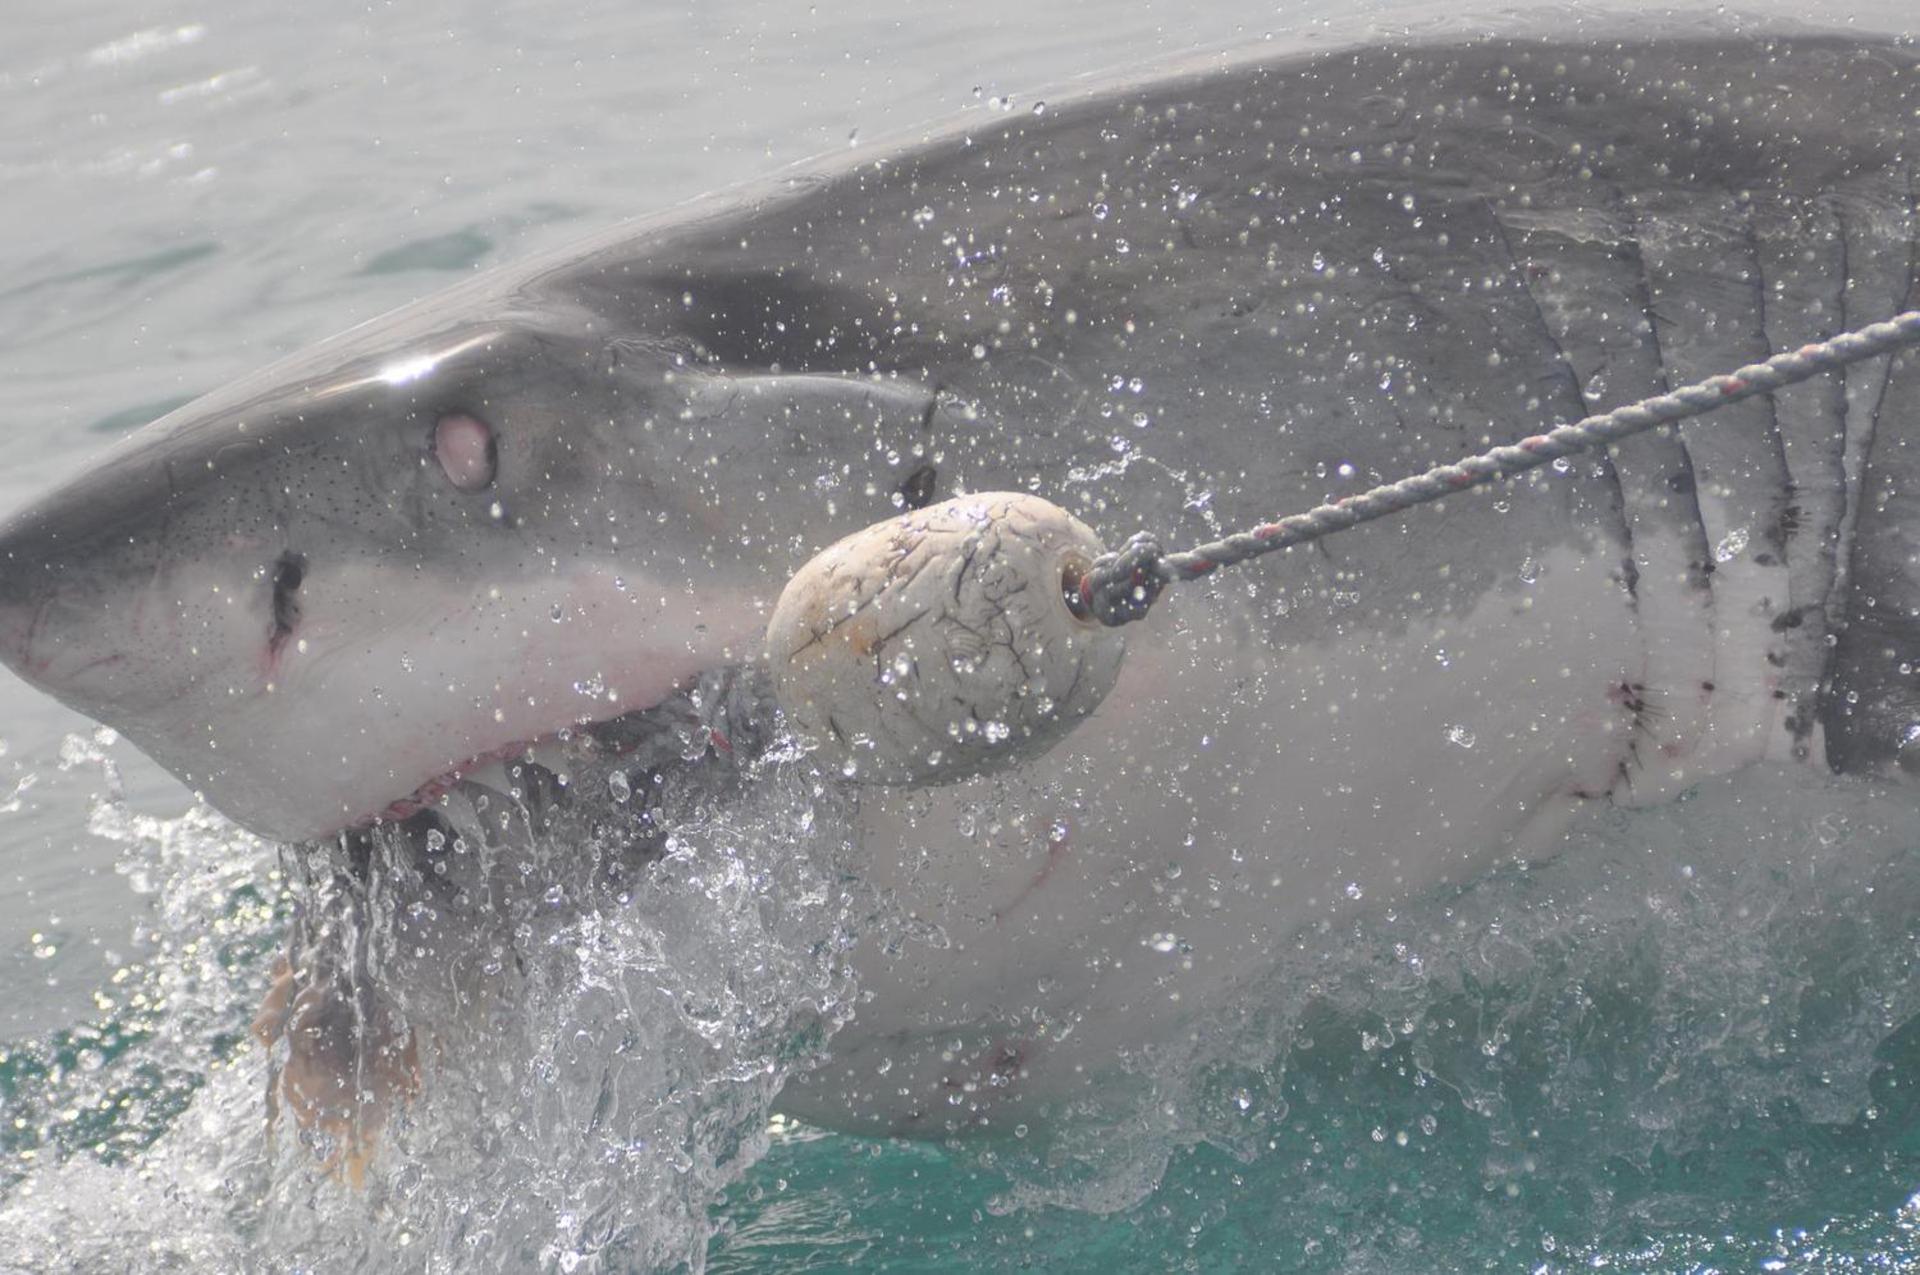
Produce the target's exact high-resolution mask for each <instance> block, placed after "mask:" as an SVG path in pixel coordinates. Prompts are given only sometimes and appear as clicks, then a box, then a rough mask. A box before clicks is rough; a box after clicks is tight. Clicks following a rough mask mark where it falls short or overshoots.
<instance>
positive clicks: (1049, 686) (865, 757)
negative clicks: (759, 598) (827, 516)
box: [767, 492, 1126, 784]
mask: <svg viewBox="0 0 1920 1275" xmlns="http://www.w3.org/2000/svg"><path fill="white" fill-rule="evenodd" d="M1104 552H1105V550H1104V549H1103V547H1102V546H1101V544H1100V541H1099V538H1098V537H1096V536H1095V535H1094V534H1093V532H1092V530H1091V529H1090V528H1088V527H1087V525H1086V524H1085V523H1082V522H1081V521H1080V520H1079V519H1078V518H1075V517H1074V516H1073V515H1072V514H1069V513H1068V512H1067V511H1066V510H1064V509H1061V508H1060V507H1059V506H1057V505H1055V504H1053V503H1051V502H1049V501H1046V500H1042V499H1041V498H1039V497H1037V496H1029V495H1023V494H1020V493H1013V492H989V493H985V494H982V495H973V496H962V497H959V498H957V499H954V500H949V501H945V502H943V503H941V504H938V505H932V506H929V507H928V508H926V509H921V510H916V511H914V512H911V513H906V514H901V515H900V516H898V517H896V518H890V519H888V520H887V521H885V522H881V523H876V524H875V525H873V526H871V527H868V528H865V529H864V530H861V531H858V532H855V533H854V534H853V535H851V536H848V537H847V538H846V539H844V540H841V541H840V542H838V543H837V544H834V545H832V546H830V547H829V548H827V549H826V550H824V551H822V552H821V553H820V554H819V555H817V556H816V557H814V558H813V560H812V561H810V562H808V563H807V564H806V565H805V566H804V567H802V568H801V569H800V570H799V571H798V572H796V573H795V574H794V577H793V579H792V580H791V581H789V582H788V584H787V587H786V590H785V591H784V592H783V593H782V594H781V595H780V601H779V602H778V604H776V605H775V607H774V611H773V618H772V620H771V621H770V622H769V624H768V626H767V658H768V662H769V665H770V666H771V671H772V674H773V683H774V692H775V695H776V696H777V698H778V699H779V702H780V705H781V707H782V709H783V710H784V711H785V713H786V714H787V717H788V721H789V724H790V725H791V726H792V727H793V728H794V730H795V731H796V733H798V734H800V735H802V736H805V737H808V738H811V739H812V740H813V741H814V742H815V743H816V745H817V747H818V749H819V752H818V753H817V754H816V755H817V756H819V757H820V758H821V760H822V761H823V762H825V763H826V764H828V765H829V766H830V767H832V768H833V769H835V770H837V771H839V773H841V774H843V775H845V776H846V777H848V778H850V779H856V780H860V781H863V782H867V783H878V784H941V783H951V782H954V781H957V780H961V779H966V778H970V777H971V776H974V775H979V774H983V773H987V772H990V771H994V770H998V769H1001V768H1004V767H1007V766H1012V765H1015V764H1017V763H1019V762H1021V761H1025V760H1030V759H1032V758H1034V757H1037V756H1039V755H1040V754H1042V753H1044V752H1046V751H1047V750H1048V749H1049V748H1051V747H1053V745H1054V744H1056V743H1058V742H1059V741H1060V740H1061V739H1062V738H1064V737H1065V736H1066V735H1067V733H1068V732H1069V731H1071V730H1072V729H1073V728H1074V726H1076V725H1077V724H1078V723H1080V722H1081V721H1083V720H1084V719H1085V718H1086V717H1087V716H1088V715H1090V714H1091V713H1092V712H1093V711H1094V710H1095V709H1096V708H1097V707H1099V705H1100V702H1101V701H1102V700H1103V699H1105V698H1106V695H1107V692H1108V691H1109V690H1111V689H1112V688H1113V683H1114V680H1115V678H1116V677H1117V676H1118V675H1119V671H1120V662H1121V658H1122V657H1123V655H1124V654H1125V651H1126V641H1125V638H1124V636H1123V635H1122V631H1121V630H1120V629H1118V628H1109V627H1107V626H1105V625H1103V624H1101V623H1099V622H1098V621H1097V620H1094V619H1091V618H1088V617H1086V616H1085V615H1084V614H1076V612H1075V608H1074V607H1073V606H1071V605H1069V601H1068V598H1069V593H1070V592H1073V593H1074V596H1075V597H1076V599H1077V590H1078V588H1079V581H1080V580H1081V578H1082V577H1083V576H1084V575H1085V573H1086V572H1087V571H1088V569H1089V568H1090V567H1091V566H1092V564H1093V563H1094V562H1095V561H1096V560H1097V559H1098V558H1099V557H1100V556H1101V554H1102V553H1104Z"/></svg>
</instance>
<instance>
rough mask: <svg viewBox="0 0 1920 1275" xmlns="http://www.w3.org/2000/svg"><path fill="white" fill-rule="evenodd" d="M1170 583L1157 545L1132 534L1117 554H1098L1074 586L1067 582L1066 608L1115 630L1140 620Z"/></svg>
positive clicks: (1147, 535) (1147, 536) (1143, 534)
mask: <svg viewBox="0 0 1920 1275" xmlns="http://www.w3.org/2000/svg"><path fill="white" fill-rule="evenodd" d="M1170 579H1171V576H1170V575H1169V574H1168V571H1167V566H1166V562H1165V554H1164V553H1163V551H1162V550H1161V548H1160V541H1159V540H1158V539H1157V538H1155V537H1154V535H1153V533H1151V532H1147V531H1136V532H1134V533H1133V535H1132V536H1131V537H1130V538H1129V539H1128V540H1127V543H1125V544H1123V545H1121V546H1120V548H1119V550H1118V551H1117V552H1114V553H1104V554H1101V555H1100V557H1099V558H1097V559H1096V560H1095V561H1094V564H1093V565H1092V566H1091V567H1088V568H1087V569H1086V571H1085V572H1084V573H1083V574H1082V575H1081V576H1080V578H1079V580H1078V581H1077V582H1076V581H1068V582H1067V607H1068V609H1069V610H1071V611H1072V612H1073V613H1074V614H1075V615H1077V616H1080V617H1082V618H1083V619H1084V618H1088V617H1091V618H1093V619H1095V620H1098V621H1100V623H1102V624H1104V625H1106V626H1107V627H1108V628H1118V627H1119V626H1120V625H1122V624H1130V623H1132V622H1133V621H1135V620H1138V619H1142V618H1144V617H1145V616H1146V614H1147V610H1148V608H1150V607H1152V606H1153V602H1154V599H1155V598H1158V597H1159V596H1160V591H1161V590H1162V589H1164V588H1166V587H1167V584H1168V582H1169V581H1170Z"/></svg>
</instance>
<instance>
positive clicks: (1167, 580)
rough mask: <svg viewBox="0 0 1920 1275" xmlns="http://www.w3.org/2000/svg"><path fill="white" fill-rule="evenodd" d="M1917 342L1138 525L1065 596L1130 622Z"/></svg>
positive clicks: (1857, 347)
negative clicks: (1245, 503)
mask: <svg viewBox="0 0 1920 1275" xmlns="http://www.w3.org/2000/svg"><path fill="white" fill-rule="evenodd" d="M1914 345H1920V310H1909V311H1908V312H1906V313H1905V314H1897V315H1895V316H1894V317H1893V318H1891V319H1888V320H1887V321H1886V322H1884V323H1875V324H1872V325H1870V326H1868V327H1864V328H1861V329H1860V330H1859V331H1857V332H1843V333H1841V334H1840V335H1839V336H1836V337H1832V338H1830V339H1828V340H1825V341H1818V342H1815V343H1814V344H1812V345H1803V346H1801V347H1800V348H1799V349H1797V350H1789V351H1785V352H1783V353H1780V354H1776V355H1774V356H1773V357H1772V358H1770V359H1768V360H1767V361H1766V362H1764V363H1753V364H1749V365H1748V366H1746V367H1743V368H1741V369H1740V370H1739V371H1737V372H1734V373H1732V374H1731V375H1729V376H1714V377H1709V378H1708V379H1706V380H1704V381H1702V382H1700V383H1699V384H1698V385H1689V386H1686V387H1684V388H1682V389H1677V390H1674V391H1672V392H1671V393H1668V394H1657V395H1655V396H1653V397H1652V398H1646V399H1642V400H1640V401H1639V402H1638V403H1629V404H1627V405H1626V406H1624V407H1616V408H1614V409H1613V410H1612V411H1611V412H1603V413H1601V414H1600V415H1598V416H1589V417H1587V418H1586V419H1585V420H1580V421H1575V422H1573V423H1572V424H1570V425H1561V426H1559V427H1557V428H1555V429H1551V430H1548V431H1547V432H1546V433H1544V434H1535V435H1534V436H1533V437H1531V438H1523V439H1521V440H1520V441H1519V442H1517V443H1513V444H1510V445H1507V446H1502V447H1495V448H1493V449H1492V450H1490V451H1486V452H1482V453H1481V454H1479V455H1478V456H1469V457H1467V458H1466V459H1465V460H1460V461H1456V462H1454V463H1453V464H1450V465H1438V466H1435V467H1434V468H1432V469H1429V470H1428V471H1427V472H1426V473H1424V474H1414V475H1412V476H1411V477H1408V478H1402V479H1400V480H1399V481H1398V482H1391V483H1385V484H1382V485H1381V486H1379V487H1375V488H1373V489H1372V490H1370V491H1363V492H1358V493H1356V494H1354V495H1351V496H1342V497H1341V498H1340V499H1339V500H1336V501H1334V502H1333V503H1332V504H1330V505H1320V506H1317V507H1316V508H1313V509H1309V510H1308V511H1307V512H1306V513H1303V514H1294V515H1292V516H1290V517H1286V518H1281V519H1279V520H1277V521H1274V522H1269V523H1262V524H1261V525H1260V526H1257V527H1251V528H1249V529H1247V530H1246V531H1242V532H1238V533H1236V534H1234V535H1231V536H1227V537H1225V538H1224V539H1220V540H1215V541H1213V542H1212V543H1210V544H1203V545H1195V546H1194V547H1193V548H1191V549H1188V550H1185V551H1184V552H1178V553H1167V552H1164V551H1162V549H1161V548H1160V543H1159V541H1158V540H1157V539H1155V537H1154V536H1153V535H1152V534H1151V533H1149V532H1144V531H1143V532H1138V533H1136V534H1135V535H1134V536H1133V537H1132V538H1131V539H1129V540H1128V541H1127V542H1126V543H1125V544H1124V545H1122V546H1121V547H1120V548H1119V550H1117V551H1116V552H1113V553H1108V554H1103V555H1102V556H1101V557H1100V559H1099V560H1098V561H1096V562H1095V563H1094V564H1093V566H1091V567H1089V568H1088V569H1087V570H1086V571H1085V572H1084V573H1083V574H1082V575H1081V576H1080V578H1079V579H1078V581H1073V582H1069V585H1068V592H1067V604H1068V606H1069V607H1071V608H1072V609H1073V611H1074V612H1075V614H1077V615H1080V616H1083V617H1085V616H1091V617H1093V618H1096V619H1098V620H1099V621H1100V622H1101V623H1103V624H1107V625H1121V624H1126V623H1129V622H1131V621H1133V620H1138V619H1140V618H1141V617H1143V616H1145V615H1146V613H1147V611H1148V609H1149V608H1150V607H1152V606H1153V603H1154V600H1155V599H1156V598H1158V597H1159V596H1160V593H1161V591H1162V590H1163V589H1165V588H1166V587H1167V586H1168V585H1170V584H1173V583H1175V582H1176V581H1180V580H1198V579H1199V578H1200V577H1202V576H1205V575H1210V574H1212V573H1213V572H1214V571H1217V570H1218V569H1220V568H1221V567H1230V566H1232V565H1234V564H1235V563H1237V562H1245V561H1246V560H1247V559H1249V558H1257V557H1259V556H1260V555H1261V554H1264V553H1272V552H1274V551H1275V550H1276V549H1288V548H1291V547H1292V546H1294V545H1301V544H1306V543H1307V542H1308V541H1312V540H1318V539H1320V538H1321V537H1322V536H1330V535H1332V534H1333V533H1334V532H1336V531H1345V530H1346V529H1347V528H1348V527H1357V526H1359V525H1360V524H1361V523H1363V522H1372V521H1373V520H1374V519H1376V518H1385V517H1386V516H1387V515H1389V514H1395V513H1399V512H1400V511H1401V510H1403V509H1411V508H1413V507H1414V506H1415V505H1424V504H1427V503H1428V502H1429V501H1435V500H1439V499H1441V498H1443V497H1446V496H1451V495H1453V494H1454V493H1456V492H1462V491H1467V490H1469V489H1471V488H1474V487H1479V486H1483V485H1485V484H1487V483H1490V482H1493V481H1494V480H1496V479H1501V478H1512V477H1513V476H1514V475H1516V474H1523V473H1525V472H1527V471H1528V470H1530V469H1537V468H1539V467H1540V466H1541V465H1545V464H1549V463H1551V462H1553V461H1556V460H1559V459H1560V458H1561V457H1563V456H1572V455H1574V454H1575V453H1577V452H1583V451H1587V450H1589V449H1591V448H1595V447H1606V446H1609V445H1611V444H1613V443H1617V442H1620V441H1621V440H1623V439H1628V438H1632V437H1633V436H1634V435H1635V434H1643V433H1645V432H1646V431H1648V430H1650V429H1657V428H1658V427H1660V426H1662V425H1669V424H1672V423H1673V422H1675V421H1683V420H1686V419H1687V418H1689V417H1693V416H1704V415H1705V414H1706V413H1708V412H1711V411H1713V410H1714V409H1716V408H1719V407H1724V406H1725V405H1726V404H1728V403H1737V402H1739V401H1740V400H1741V399H1743V398H1752V397H1754V396H1755V395H1757V394H1771V393H1773V392H1774V391H1775V390H1779V389H1784V388H1785V387H1787V386H1789V385H1795V384H1798V383H1799V382H1801V381H1806V380H1811V379H1812V378H1813V377H1816V376H1818V375H1820V374H1821V373H1823V372H1831V371H1834V370H1836V369H1838V368H1843V367H1846V366H1847V365H1848V364H1850V363H1859V362H1861V361H1863V360H1865V359H1870V358H1873V357H1874V356H1875V355H1879V354H1886V353H1889V352H1890V351H1894V350H1899V349H1904V348H1906V347H1908V346H1914Z"/></svg>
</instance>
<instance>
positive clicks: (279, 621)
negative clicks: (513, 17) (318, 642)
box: [267, 552, 307, 651]
mask: <svg viewBox="0 0 1920 1275" xmlns="http://www.w3.org/2000/svg"><path fill="white" fill-rule="evenodd" d="M306 578H307V559H306V556H305V555H304V554H298V553H292V552H288V553H283V554H281V555H280V558H279V561H277V562H275V563H274V564H273V633H272V635H271V636H270V637H269V638H268V639H267V641H268V645H270V646H271V647H272V648H273V649H274V650H276V651H278V650H279V649H280V644H281V643H283V642H285V641H286V640H287V635H288V634H290V633H292V632H293V630H294V626H295V625H297V624H299V623H300V597H299V594H300V586H301V584H302V583H303V582H304V581H305V580H306Z"/></svg>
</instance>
